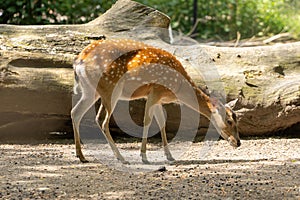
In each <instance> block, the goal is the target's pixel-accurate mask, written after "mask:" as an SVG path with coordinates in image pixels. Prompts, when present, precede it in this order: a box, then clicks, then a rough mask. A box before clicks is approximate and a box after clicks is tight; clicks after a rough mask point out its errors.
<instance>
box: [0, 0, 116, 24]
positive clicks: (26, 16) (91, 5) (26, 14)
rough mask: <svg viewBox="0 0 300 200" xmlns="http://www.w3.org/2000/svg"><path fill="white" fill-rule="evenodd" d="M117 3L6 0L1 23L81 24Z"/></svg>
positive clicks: (63, 0) (78, 0) (81, 0)
mask: <svg viewBox="0 0 300 200" xmlns="http://www.w3.org/2000/svg"><path fill="white" fill-rule="evenodd" d="M115 1H116V0H115ZM115 1H106V0H5V1H3V2H2V3H1V4H0V23H9V24H53V23H56V24H75V23H77V24H78V23H79V24H80V23H85V22H88V21H90V20H92V19H95V18H96V17H98V16H99V14H101V13H104V12H105V11H106V10H107V9H109V8H110V7H111V5H112V4H113V3H114V2H115ZM1 13H2V14H1Z"/></svg>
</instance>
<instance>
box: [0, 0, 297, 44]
mask: <svg viewBox="0 0 300 200" xmlns="http://www.w3.org/2000/svg"><path fill="white" fill-rule="evenodd" d="M136 1H138V2H140V3H143V4H146V5H149V6H151V7H154V8H156V9H158V10H160V11H162V12H164V13H166V14H167V15H169V16H170V17H171V19H172V24H171V25H172V27H173V28H174V29H175V30H178V31H181V32H183V33H185V34H187V33H190V32H191V30H192V27H193V11H194V9H193V0H136ZM115 2H116V0H110V1H106V0H5V1H3V2H2V3H1V4H0V23H10V24H51V23H68V24H74V23H85V22H88V21H90V20H92V19H94V18H96V17H98V16H99V15H101V14H102V13H104V12H105V11H106V10H107V9H109V8H110V7H111V5H112V4H113V3H115ZM299 10H300V1H299V0H259V1H257V0H198V14H197V21H198V25H197V26H196V28H195V30H194V31H193V35H194V36H195V37H197V38H198V39H210V38H212V39H221V40H231V39H235V38H236V35H237V32H239V33H240V34H241V36H242V38H249V37H252V36H267V35H272V34H277V33H280V32H287V31H288V32H291V33H293V34H294V35H295V36H297V37H300V13H299Z"/></svg>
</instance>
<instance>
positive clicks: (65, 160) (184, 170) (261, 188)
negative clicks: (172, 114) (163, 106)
mask: <svg viewBox="0 0 300 200" xmlns="http://www.w3.org/2000/svg"><path fill="white" fill-rule="evenodd" d="M99 145H100V146H101V144H99ZM139 145H140V143H136V142H135V143H121V144H118V146H119V147H120V148H121V149H123V150H124V149H125V150H126V149H127V150H130V149H133V150H135V149H138V146H139ZM203 145H204V143H203V142H197V143H193V144H192V145H191V147H190V149H189V153H188V155H187V156H186V157H185V158H186V159H183V160H179V161H176V162H174V163H165V164H163V165H162V167H160V168H158V169H157V170H152V171H149V172H135V171H120V170H118V169H116V168H115V167H114V166H108V165H107V163H104V164H103V162H100V161H99V160H97V159H96V158H95V157H93V156H92V155H89V156H88V159H89V160H90V162H89V163H80V162H79V160H78V159H77V158H76V157H75V153H74V152H75V150H74V148H75V147H74V145H73V144H72V140H63V142H61V141H60V142H59V143H49V142H48V143H37V144H3V143H2V144H0V168H1V169H0V199H297V200H299V199H300V139H299V138H292V139H283V138H265V139H252V140H242V146H241V147H240V148H238V149H233V148H231V147H230V146H229V145H228V144H227V143H226V142H225V141H223V140H221V141H218V142H215V143H214V144H213V148H212V150H210V151H209V152H208V154H206V155H205V157H203V158H199V154H197V152H199V150H200V149H201V148H203ZM135 146H137V147H136V148H135ZM152 146H155V145H152ZM133 147H134V148H133ZM86 150H87V149H86V148H84V149H83V151H84V152H86ZM150 150H151V148H150ZM100 151H101V148H100ZM132 165H133V164H132Z"/></svg>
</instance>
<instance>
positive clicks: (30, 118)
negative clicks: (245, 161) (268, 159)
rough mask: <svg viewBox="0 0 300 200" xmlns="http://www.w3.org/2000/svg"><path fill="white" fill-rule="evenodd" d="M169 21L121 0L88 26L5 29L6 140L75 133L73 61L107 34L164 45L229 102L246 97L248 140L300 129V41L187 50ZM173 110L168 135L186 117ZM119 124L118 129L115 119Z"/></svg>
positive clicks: (137, 109) (136, 115) (1, 77)
mask: <svg viewBox="0 0 300 200" xmlns="http://www.w3.org/2000/svg"><path fill="white" fill-rule="evenodd" d="M169 22H170V21H169V18H168V17H167V16H166V15H164V14H163V13H161V12H159V11H157V10H154V9H152V8H150V7H147V6H144V5H142V4H139V3H136V2H133V1H130V0H119V1H118V2H117V3H116V4H115V5H114V6H113V7H112V8H111V9H110V10H108V11H107V12H106V13H105V14H103V15H102V16H100V17H99V18H97V19H95V20H93V21H91V22H89V23H87V24H83V25H47V26H14V25H0V44H1V45H0V101H1V104H0V114H1V115H0V139H1V138H2V139H3V138H7V137H9V136H11V135H16V134H17V135H26V133H31V134H33V135H35V134H38V133H41V132H59V131H66V132H71V131H72V127H71V122H70V110H71V108H72V91H73V79H74V76H73V75H74V74H73V70H72V61H73V59H74V57H75V56H76V55H77V54H78V53H79V52H80V51H81V50H82V49H83V48H84V46H86V45H87V44H89V43H90V42H91V41H92V40H94V39H97V38H99V37H100V36H101V35H105V36H106V37H108V38H109V37H129V38H135V39H138V40H143V41H144V42H146V43H149V44H152V45H154V46H157V47H160V48H163V49H165V50H167V51H169V52H171V53H173V54H174V55H175V56H177V57H178V59H180V60H181V61H182V63H183V65H184V67H185V68H186V69H187V71H188V72H189V74H190V75H191V76H192V78H193V79H194V81H195V82H197V83H198V84H199V85H202V86H203V85H208V86H209V87H208V88H209V89H212V90H213V89H215V87H214V82H218V83H219V85H221V86H223V87H222V88H217V90H218V89H220V90H222V91H223V94H225V95H226V101H231V100H233V99H235V98H238V99H239V101H238V103H237V104H236V107H235V108H234V109H235V110H236V112H237V113H238V118H239V128H240V132H241V135H246V136H247V135H266V134H270V133H274V132H277V131H281V130H286V129H287V128H289V127H291V126H294V127H296V128H298V127H299V122H300V68H299V66H300V42H294V43H290V44H280V45H272V46H261V47H244V48H242V47H238V48H232V47H213V46H207V45H201V44H197V45H193V46H191V45H186V46H183V45H182V44H186V43H188V42H189V41H188V40H185V39H184V38H179V39H178V38H175V40H174V38H172V37H171V36H170V35H169ZM168 41H169V42H170V41H173V44H172V45H171V44H170V43H168ZM211 74H213V77H210V76H209V75H211ZM210 86H211V87H210ZM219 92H220V91H219ZM221 93H222V92H221ZM130 105H131V107H132V108H131V116H132V118H133V120H134V121H135V122H137V124H139V125H142V118H143V112H142V111H143V106H144V102H143V101H134V102H132V103H130ZM93 109H94V108H93ZM166 111H167V113H168V121H167V123H168V124H167V131H169V132H176V130H177V128H178V124H179V122H180V120H182V119H180V114H178V113H180V107H179V106H177V105H168V106H166ZM191 112H192V111H191ZM187 117H188V116H187ZM112 127H116V125H115V123H114V122H113V121H112ZM199 127H200V128H201V127H204V128H206V127H208V121H207V120H205V119H204V118H203V117H201V120H200V126H199ZM185 128H186V129H187V130H188V128H189V127H188V125H187V126H186V127H185Z"/></svg>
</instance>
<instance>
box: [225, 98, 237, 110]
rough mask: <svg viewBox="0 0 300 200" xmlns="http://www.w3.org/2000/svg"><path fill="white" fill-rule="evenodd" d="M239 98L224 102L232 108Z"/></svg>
mask: <svg viewBox="0 0 300 200" xmlns="http://www.w3.org/2000/svg"><path fill="white" fill-rule="evenodd" d="M238 100H239V99H235V100H232V101H229V102H228V103H226V104H225V106H226V107H228V108H231V109H233V108H234V107H235V105H236V102H237V101H238Z"/></svg>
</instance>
